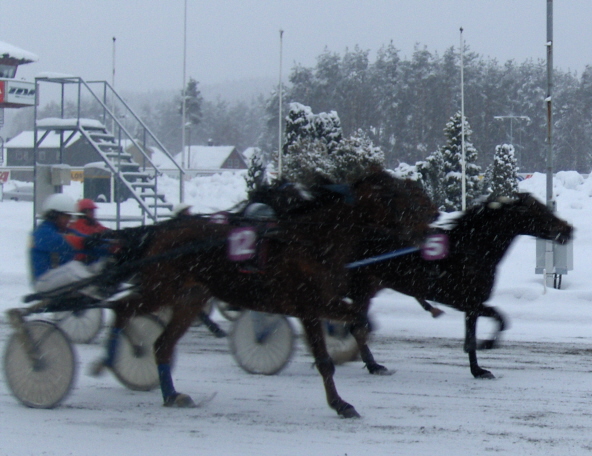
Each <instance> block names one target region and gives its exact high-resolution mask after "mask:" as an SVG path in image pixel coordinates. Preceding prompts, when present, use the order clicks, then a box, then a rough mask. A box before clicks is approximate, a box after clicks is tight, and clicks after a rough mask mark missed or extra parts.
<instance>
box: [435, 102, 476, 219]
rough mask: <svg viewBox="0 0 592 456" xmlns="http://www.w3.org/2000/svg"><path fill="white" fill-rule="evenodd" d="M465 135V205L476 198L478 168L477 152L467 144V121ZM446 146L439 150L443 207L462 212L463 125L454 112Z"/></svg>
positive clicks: (468, 204) (446, 132)
mask: <svg viewBox="0 0 592 456" xmlns="http://www.w3.org/2000/svg"><path fill="white" fill-rule="evenodd" d="M464 133H465V134H464V136H465V183H466V187H465V190H466V203H467V206H470V204H471V202H472V201H473V200H475V199H476V198H477V197H478V196H479V187H480V185H479V173H480V171H481V167H480V166H478V165H477V164H476V161H477V149H475V148H474V147H473V144H472V143H471V141H470V137H471V133H472V131H471V128H470V126H469V123H468V122H467V120H466V118H465V120H464ZM444 134H445V136H446V145H445V146H443V147H442V148H441V151H442V156H443V159H444V168H443V170H444V182H443V188H444V194H445V202H444V206H445V209H446V210H447V211H458V210H461V209H462V184H461V182H462V144H461V143H462V139H461V136H462V124H461V114H460V112H457V113H456V114H455V115H454V116H452V118H451V119H450V121H449V122H448V123H447V124H446V128H445V129H444Z"/></svg>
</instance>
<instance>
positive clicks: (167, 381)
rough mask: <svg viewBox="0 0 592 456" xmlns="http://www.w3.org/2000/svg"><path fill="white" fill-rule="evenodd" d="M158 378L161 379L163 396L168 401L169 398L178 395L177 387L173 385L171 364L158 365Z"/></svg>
mask: <svg viewBox="0 0 592 456" xmlns="http://www.w3.org/2000/svg"><path fill="white" fill-rule="evenodd" d="M158 378H159V379H160V390H161V391H162V398H163V399H164V401H165V402H166V401H167V399H169V398H171V397H174V396H176V395H177V392H176V391H175V387H174V386H173V377H172V376H171V365H170V364H159V365H158Z"/></svg>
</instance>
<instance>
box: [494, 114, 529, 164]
mask: <svg viewBox="0 0 592 456" xmlns="http://www.w3.org/2000/svg"><path fill="white" fill-rule="evenodd" d="M493 118H494V119H495V120H502V121H503V120H506V119H509V120H510V144H512V146H513V145H514V125H513V124H514V120H524V121H526V122H527V123H530V117H528V116H513V115H508V116H493ZM515 149H516V148H515ZM516 150H517V149H516ZM520 165H522V153H521V152H520V153H519V154H518V166H520Z"/></svg>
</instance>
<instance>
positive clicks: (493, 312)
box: [477, 305, 508, 350]
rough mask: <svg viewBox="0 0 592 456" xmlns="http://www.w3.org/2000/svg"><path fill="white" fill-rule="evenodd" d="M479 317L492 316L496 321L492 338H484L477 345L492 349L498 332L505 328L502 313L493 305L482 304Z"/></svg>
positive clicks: (505, 324) (480, 347)
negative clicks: (495, 328)
mask: <svg viewBox="0 0 592 456" xmlns="http://www.w3.org/2000/svg"><path fill="white" fill-rule="evenodd" d="M479 316H480V317H490V318H493V319H494V320H495V321H496V322H497V331H496V332H495V334H494V336H493V338H492V339H486V340H484V341H483V342H481V343H480V344H479V345H478V347H477V348H478V349H481V350H483V349H486V350H488V349H492V348H495V347H496V346H497V341H498V337H499V334H500V333H501V332H502V331H505V330H506V328H507V326H508V325H507V323H506V319H505V317H504V315H503V314H502V313H500V311H499V310H497V309H496V308H495V307H490V306H485V305H484V306H482V309H481V312H480V313H479Z"/></svg>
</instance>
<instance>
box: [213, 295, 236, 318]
mask: <svg viewBox="0 0 592 456" xmlns="http://www.w3.org/2000/svg"><path fill="white" fill-rule="evenodd" d="M210 301H212V302H214V303H215V304H216V307H217V308H218V311H219V312H220V313H221V314H222V316H223V317H224V318H226V319H227V320H228V321H236V320H237V319H238V318H239V317H240V316H241V314H242V313H243V311H242V309H240V308H238V307H234V306H232V305H230V304H228V303H227V302H224V301H220V300H219V299H217V298H210ZM208 302H209V301H208Z"/></svg>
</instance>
